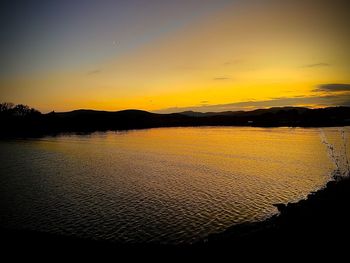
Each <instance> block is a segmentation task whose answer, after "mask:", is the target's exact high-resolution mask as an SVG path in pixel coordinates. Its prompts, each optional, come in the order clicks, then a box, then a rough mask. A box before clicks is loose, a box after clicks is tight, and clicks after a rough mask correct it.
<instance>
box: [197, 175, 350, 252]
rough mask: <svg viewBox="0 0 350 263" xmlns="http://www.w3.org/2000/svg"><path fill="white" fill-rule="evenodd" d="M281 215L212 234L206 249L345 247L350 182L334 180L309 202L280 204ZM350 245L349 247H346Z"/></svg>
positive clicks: (349, 229)
mask: <svg viewBox="0 0 350 263" xmlns="http://www.w3.org/2000/svg"><path fill="white" fill-rule="evenodd" d="M276 206H277V208H278V210H279V214H278V215H275V216H273V217H271V218H269V219H267V220H265V221H262V222H255V223H246V224H241V225H236V226H233V227H231V228H229V229H227V230H226V231H225V232H223V233H219V234H214V235H210V236H209V237H208V239H207V240H204V241H202V242H201V244H200V246H203V247H223V246H232V247H234V246H240V247H244V246H264V245H265V246H266V245H272V246H273V247H288V246H295V245H297V246H319V247H325V246H326V247H329V248H331V247H337V248H341V247H344V246H345V244H348V239H349V237H350V236H349V234H350V213H349V212H350V179H349V178H343V179H340V180H337V181H330V182H328V183H327V185H326V186H325V187H324V188H323V189H321V190H319V191H317V192H314V193H310V194H309V195H308V197H307V199H305V200H301V201H299V202H297V203H289V204H287V205H284V204H276ZM346 246H348V245H346Z"/></svg>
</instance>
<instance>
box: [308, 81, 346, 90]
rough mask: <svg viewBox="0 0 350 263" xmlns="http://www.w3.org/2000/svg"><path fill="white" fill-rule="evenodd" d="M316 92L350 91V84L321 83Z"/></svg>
mask: <svg viewBox="0 0 350 263" xmlns="http://www.w3.org/2000/svg"><path fill="white" fill-rule="evenodd" d="M313 91H314V92H340V91H350V84H335V83H334V84H321V85H319V86H318V87H317V88H316V89H314V90H313Z"/></svg>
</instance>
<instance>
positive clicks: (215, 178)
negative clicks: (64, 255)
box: [0, 127, 350, 243]
mask: <svg viewBox="0 0 350 263" xmlns="http://www.w3.org/2000/svg"><path fill="white" fill-rule="evenodd" d="M339 130H340V129H339V128H325V129H323V131H325V134H326V136H327V138H328V139H329V141H331V142H334V143H335V144H337V145H340V144H339V141H340V140H339V139H340V138H341V137H340V135H339ZM345 130H346V133H347V134H348V133H349V131H350V129H349V128H345ZM349 152H350V151H349ZM0 157H1V163H0V198H1V200H0V213H1V217H0V224H1V226H3V227H10V228H19V229H34V230H40V231H44V232H49V233H58V234H64V235H71V236H78V237H84V238H93V239H102V240H116V241H122V242H159V243H182V242H186V243H188V242H194V241H196V240H198V239H200V238H203V237H206V236H207V235H208V234H210V233H214V232H220V231H223V230H225V229H226V228H227V227H229V226H231V225H233V224H237V223H242V222H247V221H253V220H261V219H264V218H266V217H268V216H270V215H272V214H274V213H276V212H277V211H276V209H275V208H274V206H273V205H272V204H274V203H287V202H290V201H297V200H300V199H301V198H304V197H305V196H306V195H307V194H308V193H310V192H311V191H315V190H317V189H319V188H320V187H322V186H323V185H324V184H325V183H326V182H327V181H328V180H329V179H330V174H331V172H332V171H333V169H334V166H333V164H332V162H331V161H330V159H329V158H328V156H327V151H326V147H325V145H323V144H322V142H321V139H320V129H316V128H315V129H314V128H312V129H302V128H294V129H292V128H250V127H246V128H242V127H203V128H159V129H148V130H137V131H126V132H107V133H93V134H90V135H61V136H57V137H44V138H39V139H23V140H19V139H17V140H2V141H0Z"/></svg>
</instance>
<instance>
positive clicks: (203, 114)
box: [179, 107, 309, 117]
mask: <svg viewBox="0 0 350 263" xmlns="http://www.w3.org/2000/svg"><path fill="white" fill-rule="evenodd" d="M281 110H283V111H289V110H294V111H297V112H298V113H303V112H305V111H307V110H309V109H308V108H303V107H273V108H268V109H257V110H251V111H222V112H195V111H184V112H179V113H180V114H182V115H186V116H191V117H210V116H259V115H262V114H264V113H276V112H278V111H281Z"/></svg>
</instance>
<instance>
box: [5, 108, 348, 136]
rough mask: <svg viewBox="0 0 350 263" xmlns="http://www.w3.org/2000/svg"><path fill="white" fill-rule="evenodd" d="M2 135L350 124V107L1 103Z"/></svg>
mask: <svg viewBox="0 0 350 263" xmlns="http://www.w3.org/2000/svg"><path fill="white" fill-rule="evenodd" d="M0 121H1V124H2V125H1V127H2V128H1V129H0V135H1V136H40V135H45V134H56V133H60V132H93V131H106V130H128V129H143V128H156V127H188V126H256V127H278V126H289V127H297V126H299V127H320V126H346V125H350V107H329V108H323V109H308V108H301V107H278V108H276V107H275V108H270V109H257V110H253V111H236V112H233V111H225V112H207V113H198V112H182V113H171V114H158V113H151V112H147V111H142V110H134V109H133V110H122V111H114V112H112V111H96V110H84V109H80V110H74V111H70V112H57V113H56V112H50V113H47V114H41V113H40V112H38V111H36V110H35V109H30V108H29V107H28V106H25V105H17V106H14V105H13V104H10V103H7V104H6V103H3V104H0Z"/></svg>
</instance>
